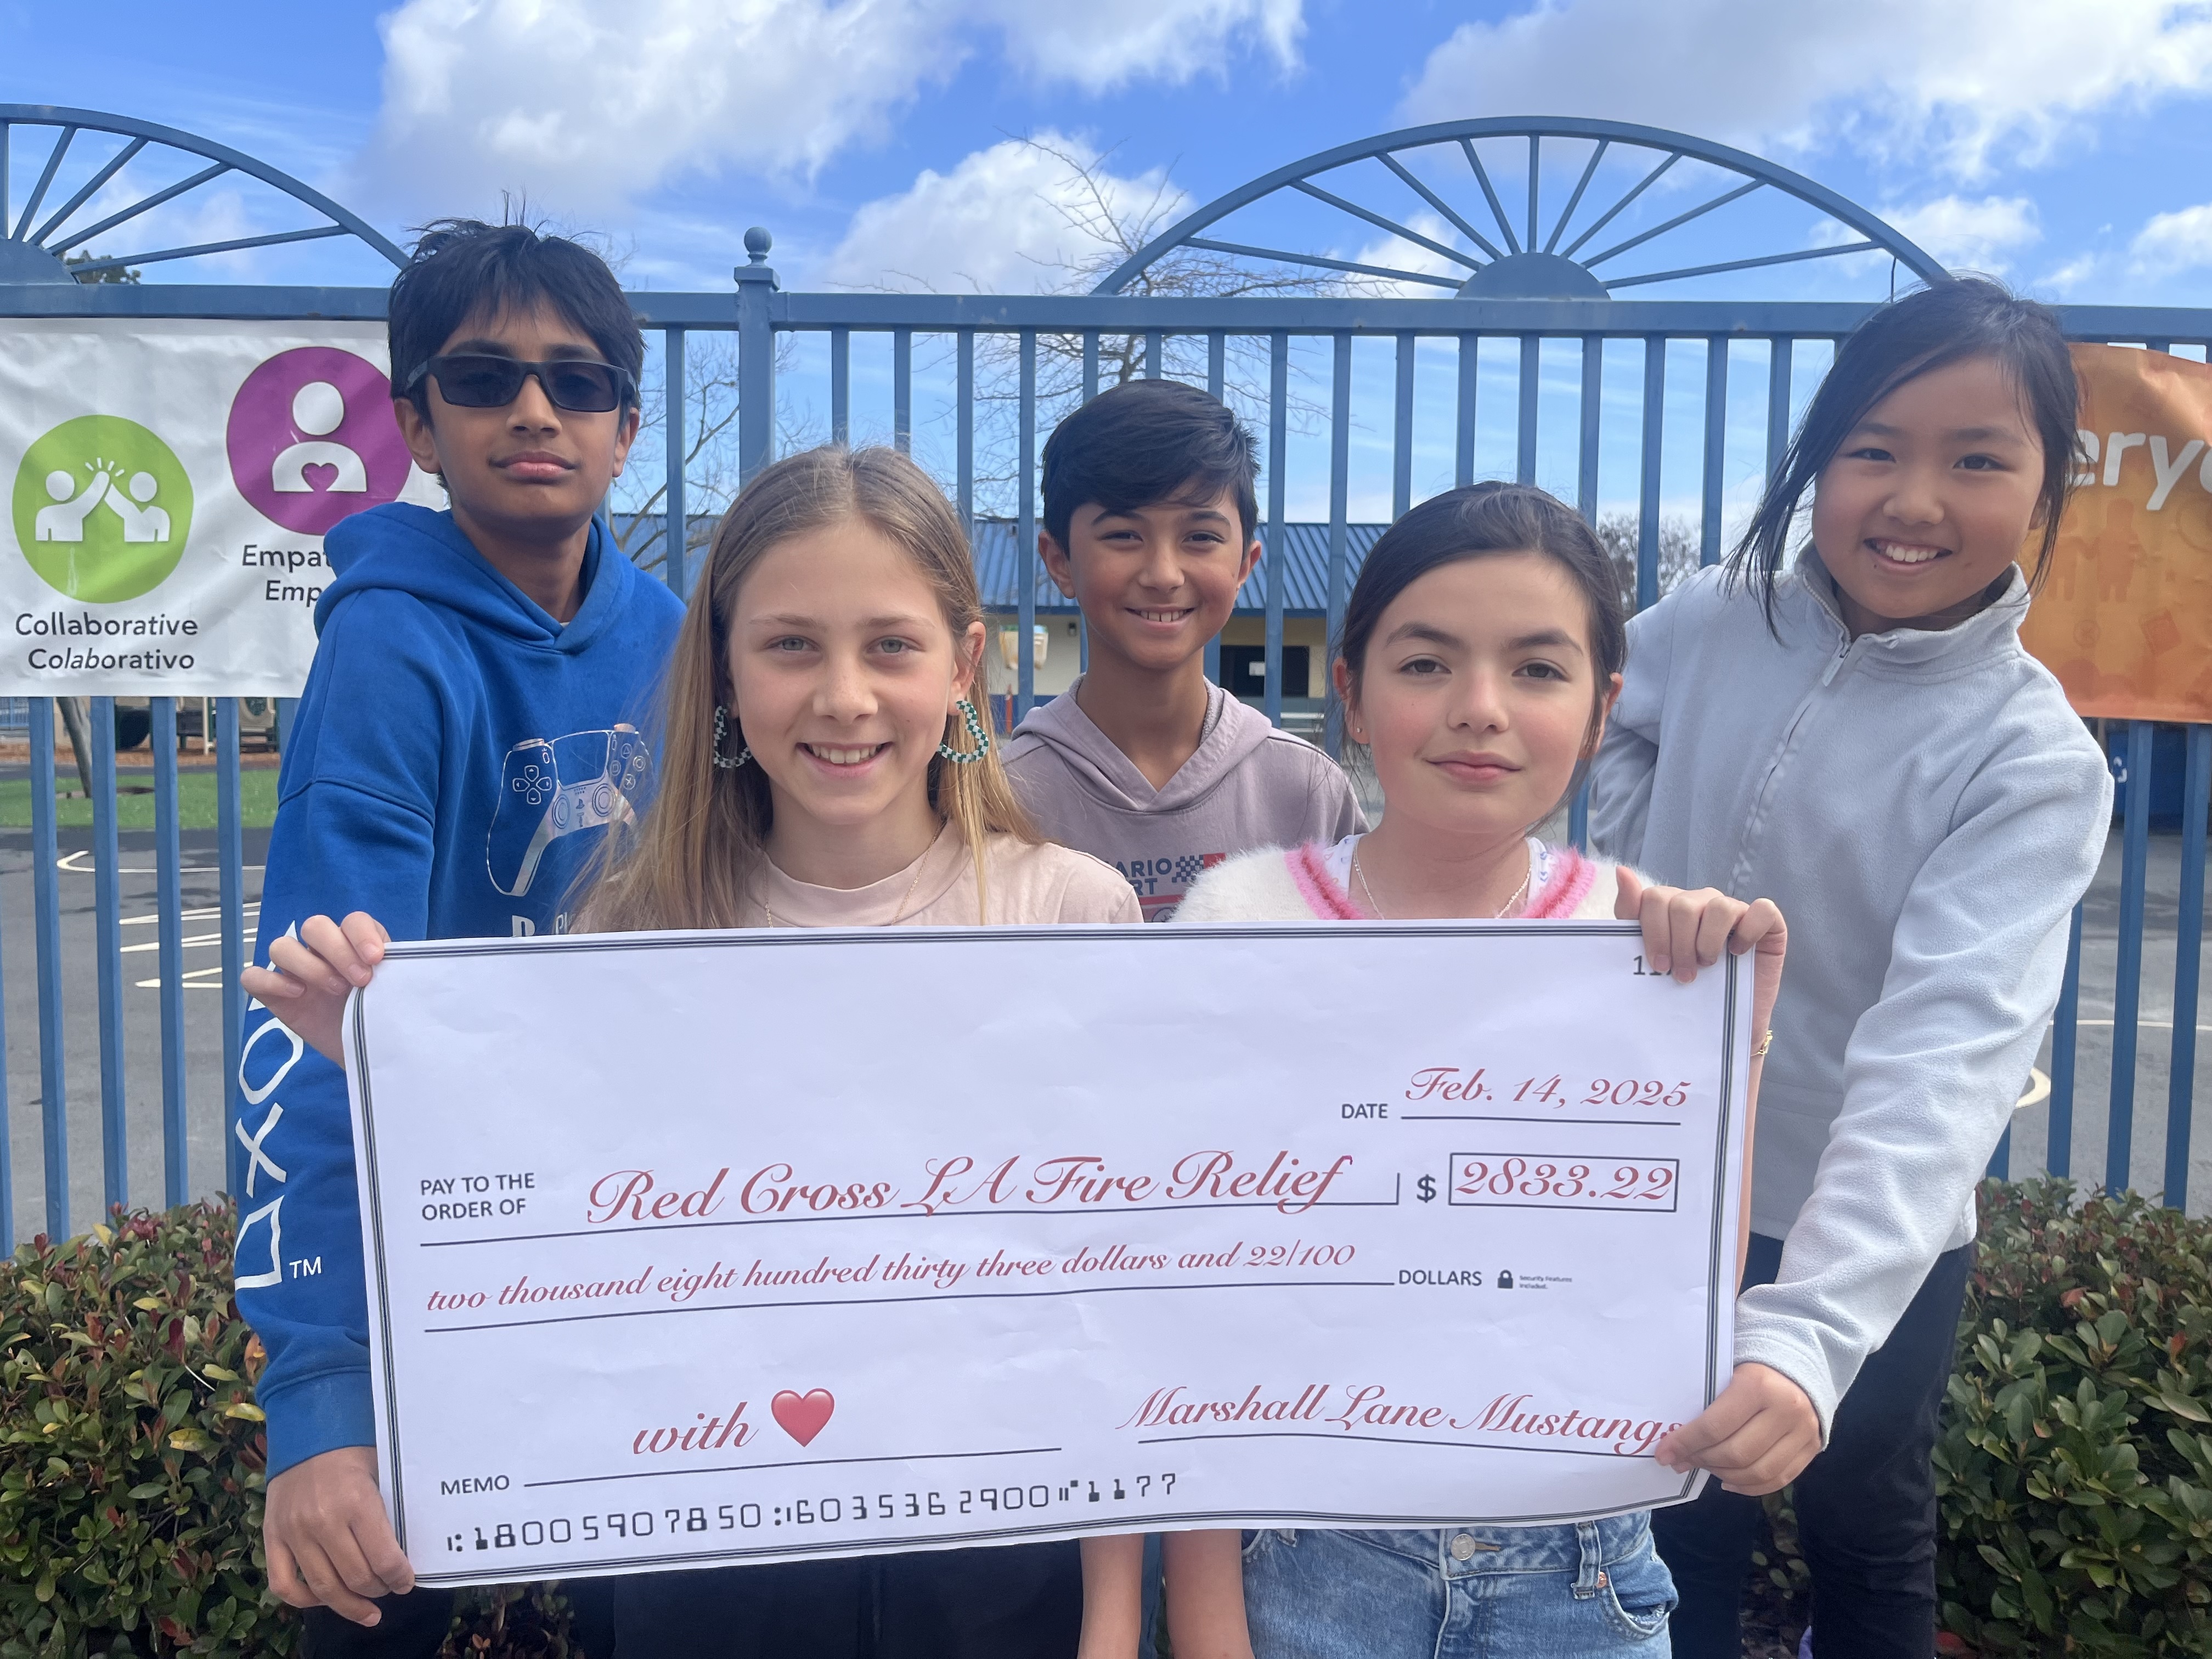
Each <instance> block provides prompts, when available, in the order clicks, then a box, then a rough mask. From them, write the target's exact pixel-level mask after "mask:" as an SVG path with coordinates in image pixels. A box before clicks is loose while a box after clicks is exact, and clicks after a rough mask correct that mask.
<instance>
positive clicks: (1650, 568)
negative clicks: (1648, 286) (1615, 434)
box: [1636, 334, 1667, 611]
mask: <svg viewBox="0 0 2212 1659" xmlns="http://www.w3.org/2000/svg"><path fill="white" fill-rule="evenodd" d="M1666 426H1667V337H1666V336H1664V335H1663V334H1647V335H1646V336H1644V433H1643V438H1644V459H1643V467H1642V477H1641V479H1640V481H1639V483H1640V489H1639V490H1638V495H1637V507H1636V608H1637V609H1638V611H1644V610H1648V609H1650V607H1651V606H1652V605H1656V604H1658V603H1659V465H1660V458H1661V455H1662V435H1663V434H1664V432H1665V430H1666Z"/></svg>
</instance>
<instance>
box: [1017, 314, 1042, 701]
mask: <svg viewBox="0 0 2212 1659" xmlns="http://www.w3.org/2000/svg"><path fill="white" fill-rule="evenodd" d="M1019 349H1020V352H1021V368H1020V374H1021V386H1020V388H1019V392H1020V399H1021V422H1022V433H1021V443H1020V450H1021V460H1020V469H1021V476H1020V477H1018V479H1017V480H1016V482H1015V487H1016V488H1017V489H1019V490H1020V491H1021V504H1022V507H1021V515H1020V518H1019V520H1018V522H1019V524H1020V526H1021V530H1020V532H1019V537H1018V539H1019V541H1020V543H1021V545H1020V546H1018V547H1017V548H1016V549H1015V550H1014V576H1015V580H1017V581H1018V582H1019V583H1020V584H1021V586H1019V588H1018V589H1017V590H1016V594H1015V612H1014V621H1015V624H1016V627H1017V629H1018V637H1017V638H1016V640H1015V641H1014V646H1015V663H1016V673H1017V678H1016V680H1015V687H1014V724H1015V725H1017V726H1018V725H1020V724H1021V722H1022V721H1023V720H1025V719H1027V718H1028V717H1029V712H1030V706H1031V705H1032V704H1033V703H1034V702H1036V585H1037V564H1038V560H1037V549H1036V534H1037V532H1036V503H1037V477H1036V383H1037V370H1036V330H1035V329H1033V328H1025V329H1024V330H1023V331H1022V332H1021V344H1020V348H1019Z"/></svg>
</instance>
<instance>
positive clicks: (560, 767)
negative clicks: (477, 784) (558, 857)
mask: <svg viewBox="0 0 2212 1659" xmlns="http://www.w3.org/2000/svg"><path fill="white" fill-rule="evenodd" d="M652 772H653V753H652V751H651V750H649V749H647V747H646V743H645V739H644V738H642V737H641V736H640V735H639V733H638V731H637V728H636V727H635V726H614V727H612V728H611V729H609V730H606V731H602V732H569V733H568V736H566V737H563V738H550V739H548V738H526V739H524V740H523V741H522V742H520V743H518V744H515V745H514V747H513V748H512V749H510V750H507V761H506V763H505V764H504V765H502V766H501V768H500V776H499V805H498V806H497V807H496V808H495V809H494V811H493V812H492V819H491V830H490V832H489V835H488V836H487V837H486V842H487V844H486V848H485V854H484V861H485V864H486V866H488V867H489V871H490V873H491V884H492V885H493V886H495V887H496V888H498V889H499V890H500V891H501V892H502V893H505V894H506V895H507V896H509V897H510V898H513V897H519V896H521V895H522V894H524V893H526V892H528V891H529V890H530V884H531V881H532V878H534V877H535V876H536V875H537V873H538V860H541V859H542V858H544V856H545V849H546V848H548V847H550V846H551V845H552V844H553V843H554V842H556V841H558V840H560V839H561V837H562V836H573V835H574V834H576V832H577V831H579V830H581V829H598V828H599V826H600V825H602V824H608V823H634V822H635V820H636V817H637V813H638V809H639V808H640V807H641V805H643V804H644V798H645V794H646V790H647V780H648V779H649V778H650V777H651V775H652Z"/></svg>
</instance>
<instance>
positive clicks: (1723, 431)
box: [1698, 334, 1729, 564]
mask: <svg viewBox="0 0 2212 1659" xmlns="http://www.w3.org/2000/svg"><path fill="white" fill-rule="evenodd" d="M1728 382H1729V343H1728V337H1727V336H1726V335H1723V334H1716V335H1714V336H1713V337H1712V338H1711V339H1709V340H1707V341H1706V342H1705V499H1704V501H1703V504H1702V506H1701V507H1700V510H1699V524H1698V562H1699V564H1715V563H1717V562H1719V560H1720V556H1721V493H1722V490H1723V487H1724V486H1725V485H1726V483H1727V482H1728V480H1727V467H1728Z"/></svg>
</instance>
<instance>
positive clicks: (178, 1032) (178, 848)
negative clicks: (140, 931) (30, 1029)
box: [151, 697, 192, 1209]
mask: <svg viewBox="0 0 2212 1659" xmlns="http://www.w3.org/2000/svg"><path fill="white" fill-rule="evenodd" d="M151 701H152V703H153V710H154V733H153V738H154V912H155V927H157V928H158V929H159V930H160V946H161V949H160V953H159V956H158V957H157V960H158V961H159V962H160V963H161V966H160V968H159V969H158V970H157V971H158V972H159V973H160V975H161V990H160V991H159V993H157V994H158V995H159V996H160V998H161V1201H162V1202H163V1203H164V1204H166V1205H167V1206H169V1207H170V1208H172V1209H174V1208H175V1207H176V1206H178V1205H179V1204H182V1203H184V1202H185V1200H187V1199H189V1198H190V1197H191V1195H192V1182H191V1158H190V1157H189V1147H190V1141H189V1139H188V1138H187V1137H188V1119H187V1117H186V1115H185V887H184V872H183V870H182V868H181V866H182V865H183V863H184V855H183V848H182V845H181V842H180V838H179V835H178V815H177V700H176V699H175V698H174V697H155V698H153V699H152V700H151Z"/></svg>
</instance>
